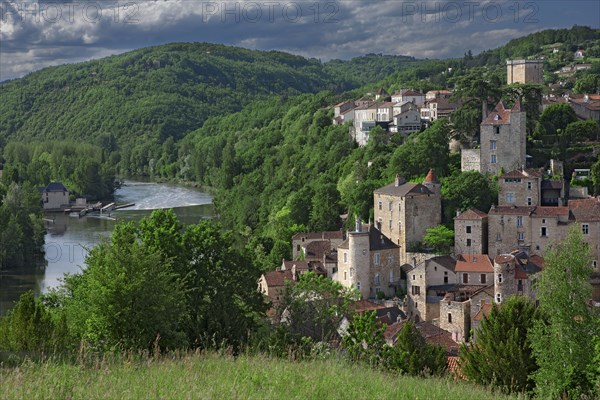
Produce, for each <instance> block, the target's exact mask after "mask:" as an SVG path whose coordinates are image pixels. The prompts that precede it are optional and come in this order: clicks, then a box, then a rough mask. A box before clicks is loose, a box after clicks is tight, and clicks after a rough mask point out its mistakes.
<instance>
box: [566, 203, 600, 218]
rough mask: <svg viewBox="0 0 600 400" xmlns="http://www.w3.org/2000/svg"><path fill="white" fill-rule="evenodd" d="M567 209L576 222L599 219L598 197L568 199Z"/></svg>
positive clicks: (599, 206) (599, 205) (599, 204)
mask: <svg viewBox="0 0 600 400" xmlns="http://www.w3.org/2000/svg"><path fill="white" fill-rule="evenodd" d="M568 207H569V210H571V212H572V213H573V216H574V217H575V220H577V221H578V222H595V221H600V199H598V198H591V199H582V200H569V204H568Z"/></svg>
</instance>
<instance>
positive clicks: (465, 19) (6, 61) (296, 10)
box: [0, 0, 600, 80]
mask: <svg viewBox="0 0 600 400" xmlns="http://www.w3.org/2000/svg"><path fill="white" fill-rule="evenodd" d="M515 4H518V7H519V8H518V9H517V8H515ZM563 4H564V3H560V2H541V1H540V2H518V3H517V2H514V0H511V1H508V0H499V1H492V0H482V1H478V2H474V1H465V2H455V1H447V0H446V1H438V2H433V1H428V2H417V1H400V0H394V1H386V0H377V1H375V0H371V1H369V0H364V1H348V0H338V1H326V0H312V1H296V2H294V1H268V0H266V1H233V0H224V1H191V0H167V1H164V0H159V1H147V0H137V1H128V0H123V1H115V2H89V1H71V0H69V1H50V0H43V1H40V2H38V3H24V2H17V1H1V0H0V12H1V15H0V18H1V21H0V22H1V24H0V79H2V80H4V79H9V78H13V77H18V76H22V75H23V74H25V73H27V72H30V71H33V70H35V69H39V68H41V67H44V66H47V65H56V64H62V63H66V62H75V61H81V60H85V59H90V58H97V57H103V56H107V55H110V54H116V53H120V52H123V51H127V50H130V49H135V48H139V47H144V46H151V45H157V44H163V43H169V42H192V41H205V42H215V43H224V44H229V45H239V46H243V47H247V48H252V49H261V50H271V49H277V50H283V51H290V52H293V53H297V54H301V55H304V56H307V57H317V58H321V59H323V60H328V59H331V58H349V57H353V56H358V55H361V54H366V53H373V52H374V53H387V54H406V55H412V56H415V57H419V58H424V57H428V58H440V57H450V56H461V55H462V54H463V53H464V52H465V51H467V50H468V49H471V50H473V51H474V52H477V51H481V50H485V49H489V48H494V47H497V46H499V45H502V44H504V43H505V42H506V41H508V40H510V39H512V38H515V37H518V36H522V35H525V34H527V33H530V32H534V31H537V30H541V29H547V28H556V27H570V26H571V25H573V24H579V25H586V24H587V25H592V26H596V27H597V26H598V25H599V24H600V21H598V17H597V16H598V15H599V13H600V9H599V6H598V4H597V2H589V1H578V2H576V1H574V2H570V3H569V7H568V13H561V12H558V11H559V10H560V9H561V7H562V8H564V7H566V6H564V5H563ZM594 15H595V16H596V17H594ZM567 18H568V20H567Z"/></svg>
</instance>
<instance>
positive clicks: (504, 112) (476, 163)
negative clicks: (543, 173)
mask: <svg viewBox="0 0 600 400" xmlns="http://www.w3.org/2000/svg"><path fill="white" fill-rule="evenodd" d="M525 123H526V115H525V111H524V110H523V108H522V107H521V103H520V102H519V101H517V102H516V103H515V105H514V107H513V108H512V109H507V108H506V107H505V106H504V103H502V102H499V103H498V104H497V105H496V107H495V109H494V111H493V112H492V113H490V114H489V115H488V116H487V117H486V118H485V119H484V120H483V122H482V123H481V125H480V130H481V133H480V146H479V149H470V150H463V151H462V152H461V169H462V170H463V171H479V172H481V173H482V174H490V175H498V174H499V173H500V171H502V170H504V171H512V170H514V169H516V168H523V167H524V166H525V163H526V154H525V141H526V138H527V131H526V124H525Z"/></svg>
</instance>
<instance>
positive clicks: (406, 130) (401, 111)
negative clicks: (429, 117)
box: [389, 102, 421, 135]
mask: <svg viewBox="0 0 600 400" xmlns="http://www.w3.org/2000/svg"><path fill="white" fill-rule="evenodd" d="M393 113H394V118H393V122H392V124H391V125H390V126H389V129H390V132H394V133H395V132H400V133H403V134H406V135H408V134H410V133H413V132H419V131H420V130H421V114H420V112H419V108H418V107H417V106H416V105H415V104H414V103H410V102H404V103H396V105H394V108H393Z"/></svg>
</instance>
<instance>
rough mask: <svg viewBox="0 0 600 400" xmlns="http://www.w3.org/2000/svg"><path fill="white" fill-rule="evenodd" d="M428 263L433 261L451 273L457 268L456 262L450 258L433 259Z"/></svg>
mask: <svg viewBox="0 0 600 400" xmlns="http://www.w3.org/2000/svg"><path fill="white" fill-rule="evenodd" d="M427 261H433V262H435V263H437V264H439V265H441V266H442V267H444V268H446V269H448V270H450V271H454V269H455V268H456V260H455V259H454V258H452V257H450V256H437V257H432V258H430V259H429V260H427Z"/></svg>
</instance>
